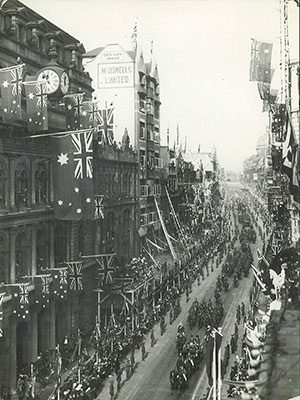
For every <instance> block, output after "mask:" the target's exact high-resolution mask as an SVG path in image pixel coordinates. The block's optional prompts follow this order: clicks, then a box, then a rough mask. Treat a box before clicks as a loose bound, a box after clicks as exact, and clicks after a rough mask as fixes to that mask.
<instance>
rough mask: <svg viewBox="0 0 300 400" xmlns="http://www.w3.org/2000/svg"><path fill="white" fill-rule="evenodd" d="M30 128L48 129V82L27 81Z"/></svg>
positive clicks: (33, 130)
mask: <svg viewBox="0 0 300 400" xmlns="http://www.w3.org/2000/svg"><path fill="white" fill-rule="evenodd" d="M24 85H25V93H26V110H27V125H28V130H29V131H32V132H41V131H46V130H47V129H48V100H47V91H46V82H41V81H33V82H25V84H24Z"/></svg>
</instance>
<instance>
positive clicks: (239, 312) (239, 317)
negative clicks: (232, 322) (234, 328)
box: [236, 305, 241, 325]
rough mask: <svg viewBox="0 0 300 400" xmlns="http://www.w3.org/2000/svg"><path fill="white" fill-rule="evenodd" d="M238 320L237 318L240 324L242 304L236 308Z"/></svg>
mask: <svg viewBox="0 0 300 400" xmlns="http://www.w3.org/2000/svg"><path fill="white" fill-rule="evenodd" d="M236 320H237V323H238V325H239V324H240V321H241V311H240V305H238V308H237V310H236Z"/></svg>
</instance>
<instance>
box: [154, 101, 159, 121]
mask: <svg viewBox="0 0 300 400" xmlns="http://www.w3.org/2000/svg"><path fill="white" fill-rule="evenodd" d="M154 118H156V119H159V103H155V104H154Z"/></svg>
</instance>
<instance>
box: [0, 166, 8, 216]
mask: <svg viewBox="0 0 300 400" xmlns="http://www.w3.org/2000/svg"><path fill="white" fill-rule="evenodd" d="M6 191H7V169H6V166H5V164H4V162H3V161H2V160H0V210H3V209H5V206H6V196H7V192H6Z"/></svg>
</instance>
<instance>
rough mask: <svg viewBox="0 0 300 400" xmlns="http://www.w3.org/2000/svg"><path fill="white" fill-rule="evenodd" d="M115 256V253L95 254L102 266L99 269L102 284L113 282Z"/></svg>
mask: <svg viewBox="0 0 300 400" xmlns="http://www.w3.org/2000/svg"><path fill="white" fill-rule="evenodd" d="M114 256H115V254H99V255H97V256H95V259H96V261H97V263H98V264H99V266H100V268H99V269H98V273H99V283H100V286H103V285H107V284H112V283H113V278H112V275H111V274H112V273H113V272H114V271H115V268H114V267H113V266H112V263H113V258H114Z"/></svg>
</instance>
